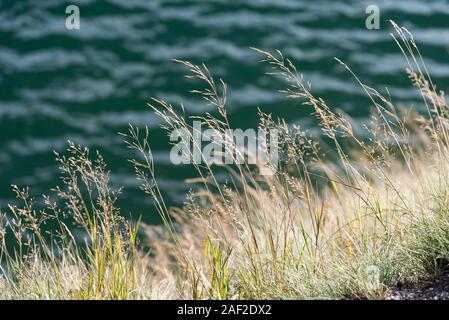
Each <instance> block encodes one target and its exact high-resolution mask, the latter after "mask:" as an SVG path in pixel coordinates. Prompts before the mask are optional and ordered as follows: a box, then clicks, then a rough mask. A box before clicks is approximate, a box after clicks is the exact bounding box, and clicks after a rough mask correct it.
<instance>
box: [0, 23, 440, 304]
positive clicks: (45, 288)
mask: <svg viewBox="0 0 449 320" xmlns="http://www.w3.org/2000/svg"><path fill="white" fill-rule="evenodd" d="M392 26H393V28H394V29H395V34H394V35H393V39H394V41H395V42H396V43H397V45H398V46H399V49H400V50H401V52H402V53H403V54H404V58H405V61H406V64H407V75H408V77H409V78H410V80H411V83H412V85H414V86H415V87H416V88H417V90H418V91H419V92H420V94H421V95H422V103H423V106H424V107H425V110H426V111H425V113H424V114H418V113H416V112H414V111H412V110H405V109H399V108H397V107H396V106H395V105H394V103H393V102H392V100H391V99H390V98H389V95H388V94H387V95H383V94H382V93H380V92H379V91H377V90H376V89H374V88H372V87H369V86H368V85H366V84H364V83H363V82H362V81H361V80H360V79H359V78H358V77H357V76H356V75H355V74H353V73H352V71H351V69H350V68H349V67H348V66H346V65H345V64H344V63H343V62H342V61H340V60H338V59H337V62H336V63H340V64H341V65H342V67H343V68H345V69H346V70H347V71H348V72H349V73H350V74H351V75H353V77H354V81H355V82H356V83H357V84H359V85H360V89H361V90H362V91H364V92H365V93H366V95H367V96H368V97H369V99H370V101H371V104H372V117H371V120H370V122H369V123H367V124H365V125H364V126H363V127H361V128H360V127H354V125H353V122H352V121H351V119H350V118H349V117H347V116H346V115H345V114H342V113H338V112H336V111H335V108H332V107H331V106H328V105H327V103H326V102H325V101H324V99H322V98H320V97H316V96H315V95H314V94H313V93H312V91H311V89H310V87H309V86H308V85H307V82H305V81H304V80H303V78H302V76H301V74H300V73H299V71H298V70H297V68H296V67H295V65H294V64H293V63H292V62H291V61H290V60H288V59H286V58H284V57H283V55H282V54H281V53H280V52H276V54H272V53H269V52H265V51H262V50H258V49H255V50H256V52H257V53H258V54H259V55H261V57H262V60H263V61H264V62H265V63H266V64H268V66H269V67H270V71H269V75H274V76H279V75H280V76H281V77H283V78H284V79H285V80H286V83H287V88H286V89H285V90H283V91H282V93H284V94H285V95H286V96H287V98H290V99H295V100H297V101H298V107H301V108H310V110H311V114H312V116H314V117H315V118H316V119H317V121H318V122H319V126H320V128H321V131H322V135H323V138H322V139H316V138H314V137H312V136H310V135H309V134H308V133H307V132H306V131H302V130H301V128H300V127H298V126H291V125H288V124H287V123H286V122H285V121H284V120H282V119H278V120H275V119H273V117H272V115H269V114H265V113H263V112H261V111H260V112H259V117H260V127H261V128H265V129H269V128H276V129H277V130H278V131H279V132H281V135H280V151H281V157H280V158H281V159H282V163H281V166H280V167H279V169H278V170H277V172H276V173H275V174H274V175H271V176H267V175H261V174H260V172H261V170H264V169H266V168H265V167H266V166H267V165H266V164H263V163H259V164H256V165H250V164H249V163H252V162H249V161H245V162H241V161H240V160H241V159H242V158H244V159H248V157H252V156H253V155H251V154H248V153H246V152H245V150H241V149H239V148H238V146H237V145H236V144H235V143H234V142H233V141H229V140H225V141H223V143H224V144H225V146H226V151H227V152H228V154H231V155H232V157H233V160H234V161H233V163H234V165H229V166H220V167H217V166H216V165H214V164H212V163H208V162H207V161H205V160H206V159H205V158H203V159H202V160H203V161H201V162H198V163H193V165H194V167H195V168H196V169H197V172H198V179H195V180H192V181H191V182H195V183H201V184H202V186H203V187H202V188H200V190H198V189H196V190H197V191H195V192H192V193H190V194H189V196H188V199H187V201H186V203H185V205H184V206H183V207H182V208H168V207H167V205H166V204H165V202H164V199H163V195H162V192H161V190H160V189H159V187H158V181H157V172H156V170H155V166H154V161H153V157H152V153H151V148H150V142H149V131H148V129H143V130H142V129H139V128H136V127H133V126H130V129H129V132H128V133H125V134H123V136H124V139H125V141H126V144H127V146H128V147H129V148H131V149H133V150H136V151H137V152H138V155H137V156H136V158H135V159H131V160H130V162H131V164H132V165H133V166H134V168H135V171H136V175H137V178H138V179H139V180H140V181H141V182H142V190H143V191H144V192H145V193H147V194H148V195H149V196H150V197H151V198H152V199H153V201H154V203H155V208H156V209H157V211H158V212H159V215H160V216H161V218H162V220H163V226H146V225H142V228H143V229H144V230H145V232H146V234H147V240H148V242H149V245H150V247H151V248H152V252H151V254H150V255H144V254H143V252H142V250H139V249H138V247H137V236H136V235H137V224H135V225H132V224H130V223H129V222H127V221H126V220H125V219H123V218H122V217H121V216H120V215H119V211H118V209H117V208H116V207H115V205H114V203H115V199H116V197H117V196H118V192H112V191H110V187H109V186H108V174H107V171H106V169H105V165H104V161H103V160H102V158H101V157H100V156H99V155H97V156H96V160H95V161H94V160H91V157H90V156H89V153H88V151H87V150H86V149H83V148H80V147H77V146H75V145H73V144H70V146H69V155H68V156H67V157H64V156H59V155H58V157H57V158H58V160H59V162H60V164H61V171H62V173H63V183H64V186H65V188H57V189H56V190H55V192H56V197H57V198H58V204H56V203H54V202H52V200H50V198H49V197H45V203H46V205H47V209H45V210H41V211H39V212H36V211H35V210H33V202H34V200H33V199H30V198H29V196H28V191H27V190H26V189H25V190H21V189H19V188H17V187H15V188H14V190H15V191H16V193H17V195H18V198H20V199H21V200H22V202H23V205H22V206H21V207H19V206H10V207H9V212H8V213H4V214H3V219H1V221H2V222H1V223H2V224H1V225H0V240H1V243H2V245H1V249H0V252H1V253H0V256H1V257H2V259H3V260H4V261H6V262H7V268H5V269H6V270H4V274H5V278H4V279H3V281H2V280H0V285H1V286H2V287H3V288H4V289H3V290H0V296H1V295H3V297H7V298H58V299H70V298H81V299H138V298H144V299H145V298H194V299H242V298H258V299H316V298H325V299H343V298H351V299H357V298H370V299H381V298H385V297H387V296H388V294H389V290H390V288H391V287H392V286H395V285H396V284H397V283H398V282H417V281H421V280H424V279H433V278H435V277H438V276H439V274H440V273H441V272H442V271H443V270H444V269H445V268H446V267H447V266H448V263H449V249H448V248H449V206H448V204H449V195H448V190H449V188H448V187H449V186H448V184H449V180H448V174H449V167H448V166H449V153H448V128H449V127H448V120H449V117H448V110H449V109H448V105H447V102H446V100H445V95H444V93H443V92H442V91H439V90H438V89H437V88H436V86H435V84H434V83H433V81H432V79H431V77H430V75H429V72H428V70H427V67H426V64H425V63H424V61H423V59H422V57H421V54H420V51H419V49H418V47H417V45H416V43H415V41H414V38H413V36H412V35H411V34H410V33H409V32H408V31H407V30H406V29H404V28H401V27H399V26H397V25H396V24H395V23H394V22H392ZM177 62H178V63H181V64H183V65H184V66H185V67H186V68H187V69H188V70H189V74H188V77H190V78H193V79H196V80H197V81H200V82H201V83H202V84H203V85H204V86H203V87H200V88H197V89H194V90H192V92H193V93H195V94H199V95H200V96H201V97H202V98H204V99H205V101H206V102H207V103H210V104H212V105H214V106H215V107H216V108H217V111H218V112H217V114H218V116H217V117H214V116H212V115H211V114H205V115H202V116H193V117H185V116H184V112H183V111H184V110H183V109H182V108H181V109H179V108H176V107H174V106H172V105H171V104H170V103H168V102H166V101H164V100H161V99H152V101H151V103H150V104H149V105H150V107H151V108H152V109H153V110H154V111H155V113H156V114H158V115H159V116H160V117H161V118H162V119H163V120H164V121H165V128H166V129H168V130H169V131H170V130H173V129H177V128H178V129H179V128H184V129H189V130H188V131H186V132H190V133H191V134H193V132H192V130H193V128H192V126H191V124H190V123H191V121H192V120H199V121H201V122H202V124H203V125H204V126H205V127H207V128H210V129H214V130H216V131H217V132H220V133H226V130H227V129H230V128H232V123H231V122H230V120H229V118H228V114H227V111H226V110H227V99H226V95H227V86H226V84H225V82H224V81H223V80H221V79H219V80H216V79H214V78H213V76H212V75H211V74H210V72H209V70H208V69H207V67H206V66H205V65H199V66H198V65H194V64H192V63H190V62H186V61H177ZM223 136H225V135H223ZM193 141H195V140H194V139H193ZM194 148H196V149H198V150H200V148H201V146H198V145H195V146H194ZM265 151H266V152H267V153H268V152H269V150H268V146H266V149H265ZM267 158H268V157H267ZM268 166H270V164H268ZM223 172H227V173H228V182H224V181H223V179H220V176H222V174H223ZM66 216H68V217H71V218H72V220H73V222H74V223H75V225H76V226H78V228H79V229H80V230H82V231H83V232H82V234H83V235H84V241H80V239H77V237H76V233H75V232H74V231H72V230H76V229H73V227H71V226H68V225H67V224H66V221H67V219H65V217H66ZM50 220H51V221H53V224H54V225H56V226H57V228H56V230H54V229H52V230H51V233H50V236H48V235H47V236H44V231H45V225H46V223H47V222H48V221H50ZM11 238H14V239H15V241H12V240H11ZM12 242H14V244H15V245H14V246H13V248H11V245H10V243H12Z"/></svg>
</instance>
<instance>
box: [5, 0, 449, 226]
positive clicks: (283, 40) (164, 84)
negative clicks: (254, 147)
mask: <svg viewBox="0 0 449 320" xmlns="http://www.w3.org/2000/svg"><path fill="white" fill-rule="evenodd" d="M69 4H77V5H78V6H79V7H80V11H81V29H80V30H66V28H65V19H66V14H65V8H66V6H67V5H69ZM368 4H376V5H378V6H379V8H380V14H381V29H380V30H367V29H366V28H365V19H366V17H367V15H366V14H365V8H366V6H367V5H368ZM388 19H393V20H395V21H396V22H398V23H399V24H402V25H404V26H406V27H407V28H409V29H410V30H411V31H412V32H413V34H414V35H415V38H416V40H417V42H418V43H419V44H420V46H421V50H422V54H423V55H424V57H425V58H426V61H427V64H428V66H429V69H430V71H431V73H432V74H433V78H434V80H435V82H437V83H438V85H439V87H440V88H441V89H448V85H449V59H448V58H449V54H448V48H449V2H448V1H441V0H429V1H414V0H401V1H369V2H363V1H318V0H314V1H311V0H276V1H268V0H250V1H243V0H242V1H240V0H233V1H230V0H227V1H225V0H208V1H206V0H202V1H201V0H197V1H191V0H190V1H185V0H182V1H181V0H179V1H169V0H167V1H163V0H109V1H105V0H101V1H100V0H84V1H69V2H64V1H60V0H54V1H52V0H40V1H36V0H33V1H32V0H20V1H17V0H16V1H5V0H0V128H1V134H0V199H1V200H0V205H2V206H4V205H5V203H7V202H8V201H11V200H12V199H13V194H12V193H11V191H10V188H9V186H10V185H11V184H13V183H14V184H18V185H29V186H30V187H31V190H32V193H33V194H35V195H39V194H42V193H44V192H47V190H48V189H49V188H50V187H52V186H54V185H55V184H57V183H58V179H57V171H56V170H57V166H56V164H55V162H54V159H53V158H54V157H53V153H52V150H59V151H61V150H63V149H64V147H65V146H66V141H67V140H68V139H71V140H73V141H75V142H77V143H80V144H82V145H86V146H89V147H91V148H95V149H100V150H101V152H102V153H103V155H104V156H105V158H106V160H107V162H108V164H109V168H110V169H111V171H112V172H113V175H112V183H113V184H114V185H115V186H125V189H124V193H123V197H122V200H121V202H120V206H121V207H122V208H124V209H125V213H127V212H135V213H144V214H145V215H144V220H146V221H156V220H153V219H155V216H154V212H153V209H152V208H151V201H150V199H148V198H147V197H146V196H144V195H143V194H142V193H141V191H139V190H138V183H137V182H136V180H135V179H134V175H133V170H132V168H131V167H130V166H129V165H128V164H127V162H126V159H127V157H129V156H130V155H131V154H130V152H129V151H128V150H127V149H126V148H125V146H124V144H123V142H122V138H121V137H120V136H119V135H118V134H117V133H118V132H123V131H125V130H126V128H127V126H128V123H132V124H135V125H139V126H143V125H146V124H148V125H150V127H151V129H152V135H151V140H152V147H153V150H154V153H155V158H156V164H157V173H158V177H159V182H160V185H161V187H162V190H163V192H164V195H165V196H166V198H167V200H168V201H169V202H170V203H171V204H179V203H180V202H182V200H183V199H184V194H185V192H186V191H187V190H188V188H189V185H187V184H185V183H184V182H183V181H184V179H186V178H189V177H192V175H193V172H192V171H191V170H190V169H188V168H185V167H176V166H173V165H171V164H170V162H169V158H168V150H169V149H168V145H167V139H166V137H165V133H164V132H163V131H162V130H161V129H159V128H158V125H159V124H160V121H159V120H158V119H157V118H156V117H155V116H154V115H153V114H152V113H151V112H150V110H149V108H148V107H147V106H146V103H147V102H148V101H149V97H151V96H155V97H160V98H166V99H167V100H168V101H170V102H172V103H174V104H176V103H179V102H184V103H185V107H186V109H187V110H188V112H191V113H202V112H205V111H213V110H212V109H211V107H209V106H207V105H205V104H204V103H203V102H201V101H200V100H198V99H197V97H195V96H192V95H190V94H189V93H188V90H190V89H192V86H193V85H194V83H192V82H191V81H189V80H187V79H185V78H183V77H182V75H183V71H184V70H183V69H182V68H181V67H180V66H179V65H176V64H174V63H173V62H171V59H173V58H180V59H187V60H191V61H193V62H196V63H199V62H205V63H206V64H207V65H208V66H209V67H210V69H211V71H212V72H213V73H214V74H216V75H217V76H219V77H222V78H223V79H225V80H226V81H227V82H228V84H229V87H230V92H229V114H230V118H231V121H232V122H233V124H234V126H236V127H241V128H247V127H254V126H255V125H256V124H257V117H256V112H257V107H261V109H262V110H264V111H266V112H273V113H274V114H275V115H277V116H282V117H285V118H286V119H287V120H288V121H289V122H290V123H301V124H302V125H303V126H306V127H307V126H312V123H311V121H310V117H309V116H308V110H305V109H303V108H298V107H297V106H296V105H295V103H293V102H291V101H287V100H285V99H284V97H283V96H282V95H280V94H279V93H277V91H276V90H278V89H280V88H281V87H282V83H281V82H276V81H273V79H271V78H269V77H267V76H266V75H265V74H264V73H265V72H266V71H267V68H266V66H264V65H261V64H259V63H258V60H259V57H258V56H257V55H256V54H255V53H254V52H252V51H251V50H250V49H249V47H258V48H262V49H266V50H274V49H280V50H281V51H282V52H283V53H284V54H285V55H286V56H288V57H290V58H292V60H293V61H295V63H296V64H297V66H298V69H300V70H301V71H302V72H303V74H304V77H305V78H306V79H307V80H308V81H310V82H311V83H312V88H313V91H314V93H315V94H316V95H319V96H321V97H323V98H325V99H326V100H327V102H328V104H329V105H331V106H334V107H336V108H340V109H342V110H344V111H345V112H347V113H349V114H350V115H351V116H353V117H354V118H355V119H356V120H358V121H362V120H364V119H365V118H366V117H367V115H368V111H367V107H368V106H369V100H368V99H367V98H366V96H365V95H364V94H363V92H362V90H361V89H360V88H359V87H358V86H357V85H356V84H355V82H354V80H353V78H352V77H351V76H350V75H349V74H348V72H347V71H345V70H344V69H343V68H342V66H341V65H339V64H338V63H336V61H335V60H334V59H333V58H334V57H338V58H340V59H342V60H343V61H344V62H346V63H347V64H348V65H349V66H350V67H351V68H352V69H353V71H354V72H355V73H356V74H357V75H358V76H359V77H360V78H361V79H363V80H364V81H365V82H367V83H368V84H370V85H374V86H376V87H377V88H379V89H383V88H385V87H388V88H389V91H390V93H391V96H392V99H393V100H394V101H395V102H396V103H397V104H399V105H407V106H416V107H417V108H419V107H420V100H419V98H418V96H417V94H416V92H415V90H414V89H412V87H411V86H410V84H409V82H408V80H407V77H406V76H405V74H404V72H403V70H404V66H405V64H404V61H403V58H402V55H401V53H400V51H399V50H398V49H397V48H396V46H395V44H394V42H393V41H392V38H391V36H390V35H389V33H390V32H391V31H392V30H391V28H390V26H389V25H388V23H387V22H386V21H387V20H388ZM311 129H313V128H311Z"/></svg>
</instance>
